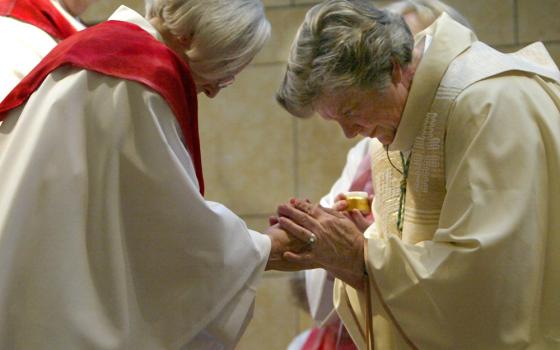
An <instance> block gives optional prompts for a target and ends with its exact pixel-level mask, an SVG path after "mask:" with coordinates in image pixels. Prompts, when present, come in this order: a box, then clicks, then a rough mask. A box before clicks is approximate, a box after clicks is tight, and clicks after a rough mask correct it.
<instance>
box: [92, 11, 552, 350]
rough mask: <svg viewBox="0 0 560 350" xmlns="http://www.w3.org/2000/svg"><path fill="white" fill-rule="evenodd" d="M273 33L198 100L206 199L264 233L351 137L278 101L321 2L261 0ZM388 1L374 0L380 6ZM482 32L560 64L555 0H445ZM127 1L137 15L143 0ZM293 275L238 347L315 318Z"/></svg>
mask: <svg viewBox="0 0 560 350" xmlns="http://www.w3.org/2000/svg"><path fill="white" fill-rule="evenodd" d="M263 2H264V4H265V5H266V7H267V16H268V18H269V20H270V22H271V23H272V30H273V34H272V37H271V40H270V41H269V43H268V44H267V45H266V47H265V48H264V50H263V51H262V52H261V53H260V54H259V55H258V56H257V57H256V58H255V60H254V62H253V63H252V64H251V65H250V66H249V67H247V69H245V70H244V71H243V72H242V73H240V74H239V76H238V77H237V78H236V82H235V84H234V85H233V86H232V87H229V88H227V89H225V90H224V91H222V92H221V93H220V95H218V97H216V98H215V99H213V100H210V99H208V98H206V97H204V96H201V97H200V124H201V125H200V127H201V138H202V152H203V164H204V171H205V178H206V185H207V198H208V199H210V200H215V201H218V202H221V203H224V204H225V205H227V206H228V207H230V208H231V209H232V210H233V211H235V212H236V213H238V214H239V215H240V216H241V217H242V218H244V219H245V220H246V221H247V224H248V226H249V227H251V228H253V229H256V230H264V229H265V228H266V226H267V217H268V216H269V215H270V214H272V213H273V212H274V210H275V208H276V206H277V204H278V203H280V202H282V201H285V200H287V199H288V198H290V197H292V196H299V197H307V198H310V199H312V200H318V199H319V198H320V197H321V196H322V195H323V194H324V193H325V192H326V191H327V190H328V189H329V188H330V185H331V184H332V182H333V181H334V180H335V179H336V178H337V177H338V175H339V173H340V170H341V167H342V165H343V164H344V161H345V157H346V151H347V149H348V148H349V147H350V146H351V145H353V144H355V143H356V142H357V141H358V140H347V139H345V138H344V135H343V134H342V132H341V131H340V130H339V128H338V126H337V125H335V124H334V123H327V122H324V121H322V120H319V119H318V118H312V119H310V120H297V119H295V118H292V117H290V116H289V115H287V113H285V112H284V111H283V110H282V109H281V108H279V107H278V106H277V105H276V103H275V102H274V99H273V95H274V92H275V90H276V88H277V87H278V84H279V82H280V78H281V76H282V74H283V69H284V66H285V62H286V57H287V54H288V50H289V47H290V44H291V40H292V38H293V36H294V34H295V32H296V30H297V27H298V26H299V24H300V23H301V21H302V19H303V17H304V15H305V13H306V11H307V10H308V9H309V8H310V7H311V6H312V5H313V4H315V3H317V2H318V1H313V0H264V1H263ZM388 2H390V1H377V3H378V4H381V5H382V4H386V3H388ZM447 2H448V3H449V4H450V5H452V6H454V7H455V8H457V9H458V10H459V11H460V12H461V13H463V14H464V15H465V17H467V18H468V19H469V20H470V21H471V23H472V25H473V27H474V29H475V31H476V32H477V34H478V36H479V38H480V39H481V40H483V41H485V42H487V43H488V44H491V45H493V46H494V47H497V48H499V49H501V50H504V51H512V50H516V49H518V48H519V47H521V46H523V45H525V44H527V43H530V42H533V41H536V40H541V41H543V42H544V43H545V45H546V46H547V48H548V49H549V50H550V52H551V54H552V55H553V57H554V58H555V60H556V62H557V63H560V20H558V16H560V1H559V0H469V1H465V0H448V1H447ZM125 3H126V4H127V5H129V6H131V7H133V8H135V9H137V10H139V11H142V10H143V1H141V0H127V1H125ZM117 4H118V3H117V2H116V1H114V0H111V1H104V0H101V1H99V2H98V3H97V4H96V5H95V6H94V7H93V8H91V9H90V10H89V11H88V13H87V14H86V16H85V18H86V20H87V21H89V22H95V21H99V20H103V19H104V18H105V17H106V16H107V15H108V14H109V13H110V12H111V11H113V10H114V9H115V8H116V7H117ZM291 277H292V274H288V273H278V272H267V273H265V276H264V279H263V281H262V283H261V286H260V287H259V290H258V292H257V302H256V309H255V315H254V320H253V321H252V323H251V324H250V326H249V328H248V330H247V332H246V334H245V335H244V337H243V338H242V340H241V342H240V344H239V346H238V349H241V350H257V349H270V350H281V349H285V348H286V345H287V344H288V343H289V342H290V340H291V339H292V338H293V337H294V336H296V335H297V334H298V333H299V332H300V331H302V330H303V329H305V328H307V327H309V326H310V325H311V321H310V319H309V316H307V315H306V313H305V312H302V311H301V310H300V309H299V308H298V307H297V306H296V304H295V302H294V299H293V296H292V295H291V292H290V288H289V281H290V278H291Z"/></svg>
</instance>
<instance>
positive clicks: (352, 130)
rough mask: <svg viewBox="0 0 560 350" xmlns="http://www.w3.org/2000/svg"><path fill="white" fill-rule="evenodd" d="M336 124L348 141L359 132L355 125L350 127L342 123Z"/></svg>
mask: <svg viewBox="0 0 560 350" xmlns="http://www.w3.org/2000/svg"><path fill="white" fill-rule="evenodd" d="M338 124H339V125H340V127H341V128H342V131H344V136H346V138H349V139H352V138H354V137H356V136H357V135H358V133H359V131H360V130H359V128H357V127H356V126H355V125H350V124H346V123H342V122H338Z"/></svg>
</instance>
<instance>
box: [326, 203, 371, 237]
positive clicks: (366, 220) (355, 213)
mask: <svg viewBox="0 0 560 350" xmlns="http://www.w3.org/2000/svg"><path fill="white" fill-rule="evenodd" d="M372 201H373V195H369V196H368V202H369V206H370V208H371V203H372ZM347 207H348V203H347V202H346V195H345V194H344V193H339V194H338V195H337V196H336V197H335V199H334V204H333V209H334V210H336V211H339V212H341V213H342V214H344V215H345V216H346V217H347V218H349V219H350V220H352V222H354V225H356V226H357V227H358V228H359V229H360V231H362V232H365V231H366V229H367V228H368V227H370V226H371V224H373V215H372V213H368V214H364V213H362V212H361V211H359V210H358V209H353V210H351V211H347V210H346V208H347Z"/></svg>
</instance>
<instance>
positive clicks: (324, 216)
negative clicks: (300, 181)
mask: <svg viewBox="0 0 560 350" xmlns="http://www.w3.org/2000/svg"><path fill="white" fill-rule="evenodd" d="M278 214H279V218H278V224H279V226H280V228H282V229H284V230H285V231H287V232H289V233H290V234H291V235H293V236H295V237H298V238H299V239H300V240H302V241H308V240H309V238H310V237H311V236H312V235H313V234H314V235H315V236H316V237H317V240H316V242H315V243H314V244H312V245H310V249H308V250H305V251H303V252H294V251H289V252H286V253H284V258H285V259H286V260H287V261H290V262H294V263H297V264H303V265H305V264H317V265H319V266H320V267H323V268H324V269H326V270H328V271H329V272H331V273H332V274H333V275H334V276H336V277H337V278H340V279H341V280H343V281H345V282H347V283H349V284H350V285H352V286H354V287H356V288H358V289H361V288H362V285H363V275H364V268H365V265H364V237H363V234H362V232H360V230H359V229H358V227H356V225H355V224H354V223H353V222H352V221H351V220H350V219H349V218H348V217H346V216H345V215H344V214H342V213H340V212H338V211H336V210H334V209H329V208H323V207H321V206H319V205H313V204H311V203H309V202H306V201H301V200H297V199H292V200H291V201H290V203H287V204H282V205H280V206H279V207H278Z"/></svg>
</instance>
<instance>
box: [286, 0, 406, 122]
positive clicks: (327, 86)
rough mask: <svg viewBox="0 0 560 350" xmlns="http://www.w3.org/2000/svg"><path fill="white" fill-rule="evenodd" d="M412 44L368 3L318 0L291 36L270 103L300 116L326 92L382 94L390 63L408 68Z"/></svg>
mask: <svg viewBox="0 0 560 350" xmlns="http://www.w3.org/2000/svg"><path fill="white" fill-rule="evenodd" d="M413 46H414V40H413V38H412V34H411V32H410V29H409V28H408V26H407V25H406V23H405V22H404V20H403V19H402V17H401V16H399V15H397V14H395V13H391V12H389V11H384V10H381V9H378V8H376V7H375V6H374V5H373V3H372V1H370V0H328V1H324V2H322V3H320V4H318V5H315V6H314V7H312V8H311V9H310V10H309V11H308V12H307V15H306V17H305V20H304V21H303V23H302V25H301V26H300V28H299V30H298V33H297V34H296V38H295V40H294V42H293V44H292V48H291V51H290V55H289V58H288V65H287V68H286V73H285V75H284V80H283V83H282V85H281V86H280V89H279V90H278V92H277V93H276V100H277V101H278V103H280V105H281V106H282V107H284V108H285V109H286V110H287V111H288V112H290V113H291V114H293V115H295V116H297V117H302V118H305V117H309V116H311V115H312V114H313V104H314V103H315V102H316V101H317V99H319V98H320V97H321V96H322V95H324V94H325V93H327V92H331V91H337V90H344V89H348V88H353V87H357V88H365V89H375V90H378V91H383V90H385V89H386V88H387V86H388V85H389V84H390V82H391V72H392V68H393V64H394V63H397V64H399V65H400V66H401V67H404V66H406V65H408V64H410V62H411V61H412V49H413Z"/></svg>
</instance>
